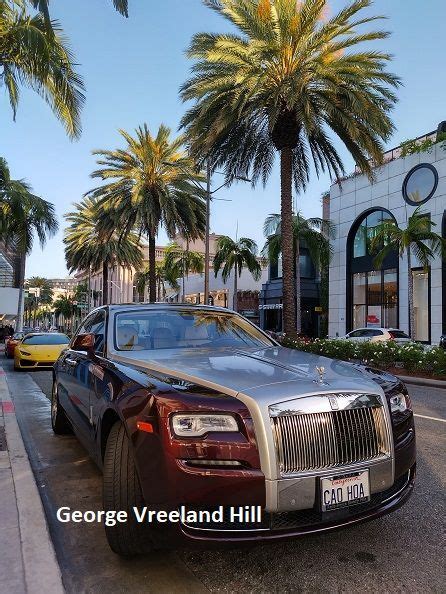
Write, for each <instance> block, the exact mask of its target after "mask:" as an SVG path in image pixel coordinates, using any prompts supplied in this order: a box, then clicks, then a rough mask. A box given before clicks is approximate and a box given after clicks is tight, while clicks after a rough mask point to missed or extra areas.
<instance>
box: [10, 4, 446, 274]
mask: <svg viewBox="0 0 446 594" xmlns="http://www.w3.org/2000/svg"><path fill="white" fill-rule="evenodd" d="M345 4H346V3H345V2H344V1H343V0H333V2H332V3H331V12H332V13H334V12H336V11H337V10H339V9H340V8H342V7H343V6H345ZM50 6H51V12H52V16H53V18H57V19H58V20H59V21H60V22H61V24H62V26H63V29H64V31H65V33H66V35H67V36H68V38H69V40H70V44H71V47H72V49H73V51H74V53H75V55H76V61H77V63H78V64H79V66H78V71H79V72H80V73H81V74H82V76H83V77H84V81H85V84H86V88H87V101H86V104H85V107H84V109H83V113H82V125H83V133H82V136H81V138H80V139H79V140H77V141H70V140H69V139H68V137H67V136H66V134H65V131H64V128H63V126H62V125H61V123H60V122H59V121H58V120H57V119H56V117H55V116H54V115H53V114H52V112H51V109H50V108H49V106H48V105H46V103H45V102H44V101H43V100H42V99H41V98H40V97H38V96H37V95H36V94H34V93H32V92H31V91H29V90H26V89H24V90H23V91H22V94H21V100H20V104H19V109H18V113H17V118H16V121H15V122H13V120H12V113H11V110H10V107H9V103H8V99H7V96H6V93H5V91H4V89H2V88H1V87H0V155H1V156H4V157H5V158H6V160H7V162H8V164H9V166H10V169H11V175H12V176H13V177H14V178H15V179H26V180H27V182H29V183H30V184H31V185H32V187H33V190H34V192H35V193H36V194H38V195H40V196H42V197H43V198H45V199H46V200H49V201H50V202H52V203H54V205H55V207H56V211H57V215H58V218H59V224H60V231H59V232H58V234H57V235H56V236H55V237H54V238H52V239H51V240H49V241H48V242H47V244H46V246H45V248H44V250H43V251H42V250H41V249H40V246H39V245H38V243H37V242H36V245H35V247H34V249H33V252H32V254H31V255H30V256H29V258H28V260H27V270H26V276H27V277H30V276H35V275H38V276H45V277H48V278H59V277H65V276H67V269H66V266H65V260H64V251H63V243H62V238H63V228H64V227H65V222H64V219H63V215H64V213H66V212H69V211H70V210H71V209H72V205H73V203H75V202H79V201H80V200H81V199H82V196H83V194H84V193H85V192H86V191H88V190H89V189H91V188H92V187H94V186H95V185H96V184H95V180H92V179H91V178H90V173H91V172H92V171H93V170H94V169H95V157H94V156H93V155H92V154H91V151H92V150H93V149H98V148H100V149H115V148H119V147H122V146H123V144H124V143H123V141H122V139H121V138H120V135H119V132H118V129H119V128H122V129H125V130H126V131H128V132H130V133H131V132H133V131H134V129H135V128H136V127H137V126H138V125H140V124H142V123H144V122H146V123H147V124H148V126H149V128H150V129H151V130H153V131H156V130H157V129H158V126H159V124H160V123H161V122H163V123H165V124H166V125H168V126H169V127H171V129H172V131H173V133H174V134H177V129H178V125H179V122H180V119H181V116H182V114H183V113H184V111H185V105H184V104H183V103H182V102H181V100H180V99H179V97H178V89H179V87H180V85H181V84H182V83H183V82H184V80H185V79H186V78H187V77H188V73H189V69H190V66H191V62H190V61H189V60H188V59H187V58H186V56H185V49H186V48H187V46H188V44H189V42H190V39H191V37H192V35H193V34H194V33H196V32H200V31H212V32H220V31H227V30H228V29H229V24H228V23H227V22H225V21H224V20H223V19H221V18H220V17H219V16H218V15H217V14H215V13H214V12H213V11H211V10H209V9H208V8H206V7H205V6H204V5H203V4H202V2H201V0H162V1H155V0H129V10H130V16H129V18H128V19H125V18H123V17H122V16H120V15H119V14H118V13H117V12H115V11H114V9H113V7H112V2H111V0H76V1H73V0H51V2H50ZM372 12H373V13H374V14H382V15H385V16H386V17H387V21H385V22H384V23H383V24H382V25H380V26H381V28H383V27H384V28H385V29H387V30H389V31H391V32H392V36H391V37H390V39H387V40H385V41H380V42H376V43H375V44H374V45H375V47H377V48H378V49H380V50H384V51H388V52H390V53H391V54H393V56H394V60H393V62H392V64H391V67H390V68H391V70H392V71H393V72H394V73H396V74H398V76H400V77H401V78H402V80H403V84H404V86H403V87H401V88H400V89H399V90H398V97H399V102H398V104H397V106H396V108H395V110H394V112H393V120H394V123H395V127H396V131H395V133H394V135H393V138H392V139H391V141H390V142H389V143H388V147H387V148H392V147H394V146H398V145H399V144H400V143H401V142H402V141H403V140H406V139H408V138H414V137H416V136H419V135H421V134H424V133H426V132H429V131H431V130H434V129H435V128H436V127H437V124H438V123H439V122H440V121H442V120H446V101H445V97H446V77H445V76H444V47H445V45H444V44H445V36H444V22H445V17H446V2H445V0H424V1H423V2H419V0H375V2H374V5H373V7H372ZM336 146H337V148H338V150H339V151H340V153H341V155H342V156H343V158H344V163H345V168H346V170H347V171H348V172H349V171H351V170H353V168H354V163H353V161H352V159H351V157H350V156H349V155H348V153H347V151H346V150H345V149H343V148H342V145H341V143H340V142H339V141H338V142H337V143H336ZM221 181H222V180H221V177H219V176H218V175H215V176H214V179H213V185H214V188H215V187H217V186H218V185H220V183H221ZM329 186H330V180H329V178H328V176H326V175H322V176H321V177H320V178H319V179H318V178H317V177H316V174H315V172H314V171H313V172H312V176H311V181H310V184H309V186H308V189H307V191H306V192H305V194H301V195H299V196H296V197H295V199H296V203H297V207H298V209H299V210H301V211H302V212H303V214H304V215H305V216H307V217H308V216H320V215H321V199H320V198H321V194H322V193H323V192H324V191H326V190H327V189H328V188H329ZM215 198H222V199H225V200H221V201H217V200H215V201H213V203H212V210H211V230H212V231H213V232H215V233H219V234H225V235H230V236H232V237H235V236H236V233H237V232H238V237H250V238H252V239H254V240H256V241H257V243H258V244H259V247H260V248H261V247H262V246H263V243H264V238H263V235H262V227H263V222H264V220H265V218H266V216H267V215H268V214H270V213H272V212H278V211H279V209H280V185H279V171H278V167H277V166H276V167H275V169H274V171H273V173H272V175H271V178H270V181H269V183H268V185H267V187H266V188H263V187H262V186H258V187H256V188H254V189H253V188H252V187H251V185H250V184H248V183H243V182H240V183H237V184H235V185H233V186H231V187H230V188H225V189H222V190H220V191H219V192H218V194H216V195H215ZM166 242H167V238H166V236H165V235H164V233H161V234H160V236H159V237H158V244H160V245H162V244H165V243H166Z"/></svg>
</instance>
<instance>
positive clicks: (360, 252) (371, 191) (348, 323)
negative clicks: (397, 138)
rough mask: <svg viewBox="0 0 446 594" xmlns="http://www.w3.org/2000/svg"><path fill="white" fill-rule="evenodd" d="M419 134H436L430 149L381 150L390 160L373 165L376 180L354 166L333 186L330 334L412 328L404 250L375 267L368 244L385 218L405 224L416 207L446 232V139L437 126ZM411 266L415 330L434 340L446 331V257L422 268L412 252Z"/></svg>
mask: <svg viewBox="0 0 446 594" xmlns="http://www.w3.org/2000/svg"><path fill="white" fill-rule="evenodd" d="M440 126H441V125H440ZM439 130H441V127H439ZM424 138H431V139H432V140H433V143H434V144H433V146H432V147H431V148H430V149H429V150H425V151H423V152H417V153H414V154H410V155H408V156H405V157H402V156H400V155H401V150H400V149H394V150H393V151H389V152H388V153H386V160H387V161H388V162H386V163H385V164H384V165H383V166H381V167H378V168H376V169H375V180H374V181H373V183H371V182H370V181H369V179H368V178H367V177H366V176H364V175H360V174H356V175H353V176H351V177H350V178H349V179H346V180H345V181H343V182H342V183H341V184H337V183H336V184H334V185H333V186H332V187H331V189H330V202H329V209H330V212H329V218H330V219H331V221H333V223H334V224H335V226H336V229H337V234H336V238H335V239H334V240H332V247H333V260H332V262H331V265H330V271H329V296H330V297H329V336H330V337H334V336H342V335H344V334H345V333H346V332H349V331H351V330H353V329H355V328H363V327H373V326H375V327H378V326H383V327H388V328H391V327H393V328H401V329H402V330H404V331H405V332H408V333H409V307H408V279H409V276H408V275H409V272H408V266H407V257H406V256H404V257H403V258H399V257H398V254H393V255H392V254H391V255H390V256H389V257H388V258H386V260H385V261H384V263H383V265H382V267H381V269H377V268H376V266H375V262H374V260H375V254H374V253H373V252H372V250H371V248H370V244H371V240H372V238H373V236H374V233H375V232H376V229H377V227H378V225H379V224H380V223H381V222H382V221H383V220H393V221H394V222H396V223H397V224H398V226H399V227H400V228H404V227H405V226H406V225H407V220H408V217H410V216H411V215H412V214H413V212H414V211H415V209H416V208H417V207H420V215H422V216H428V217H430V219H431V221H432V222H434V223H435V227H434V229H433V230H434V231H435V232H436V233H438V234H440V235H442V236H443V237H446V142H445V141H444V140H442V141H439V142H436V140H437V138H440V137H437V135H436V133H430V134H429V135H427V136H426V137H424ZM411 274H412V278H413V282H414V314H415V328H414V329H412V337H413V338H415V339H416V340H419V341H421V342H425V343H431V344H438V342H439V339H440V336H441V335H442V334H444V333H446V280H445V279H446V268H445V262H444V260H443V258H442V257H441V256H438V257H436V258H435V259H433V260H432V262H431V264H430V266H429V268H428V269H427V270H425V269H423V268H422V267H421V266H420V263H419V262H418V261H417V260H416V258H415V257H414V255H412V266H411Z"/></svg>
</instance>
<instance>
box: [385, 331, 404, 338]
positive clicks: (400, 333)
mask: <svg viewBox="0 0 446 594" xmlns="http://www.w3.org/2000/svg"><path fill="white" fill-rule="evenodd" d="M389 334H391V335H392V336H393V338H409V336H408V335H407V334H406V333H405V332H403V331H402V330H389Z"/></svg>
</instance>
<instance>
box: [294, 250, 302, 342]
mask: <svg viewBox="0 0 446 594" xmlns="http://www.w3.org/2000/svg"><path fill="white" fill-rule="evenodd" d="M294 254H295V255H294V262H295V264H294V266H295V273H296V332H297V334H300V332H302V308H301V282H300V241H299V239H296V241H295V244H294Z"/></svg>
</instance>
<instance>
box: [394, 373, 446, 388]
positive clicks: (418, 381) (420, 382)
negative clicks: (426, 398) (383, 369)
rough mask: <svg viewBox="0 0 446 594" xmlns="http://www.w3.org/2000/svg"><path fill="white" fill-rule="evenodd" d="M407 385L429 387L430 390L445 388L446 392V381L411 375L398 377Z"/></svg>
mask: <svg viewBox="0 0 446 594" xmlns="http://www.w3.org/2000/svg"><path fill="white" fill-rule="evenodd" d="M397 377H399V378H400V380H401V381H403V382H404V383H405V384H413V385H414V386H427V387H430V388H443V389H444V390H446V381H444V380H436V379H429V378H424V377H411V376H410V375H397Z"/></svg>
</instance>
